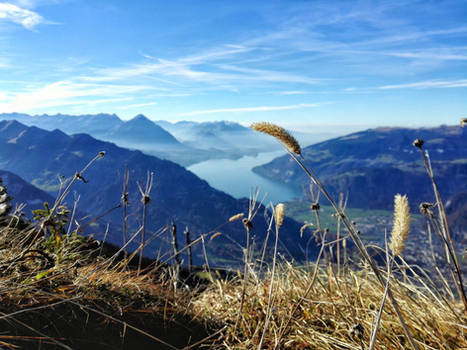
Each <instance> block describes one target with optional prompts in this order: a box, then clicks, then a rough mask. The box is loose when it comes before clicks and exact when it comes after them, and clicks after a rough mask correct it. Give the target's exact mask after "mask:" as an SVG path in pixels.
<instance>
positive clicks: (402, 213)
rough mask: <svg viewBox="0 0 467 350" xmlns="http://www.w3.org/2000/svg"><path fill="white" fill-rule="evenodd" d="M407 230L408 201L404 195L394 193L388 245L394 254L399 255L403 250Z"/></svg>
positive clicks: (408, 220) (408, 225) (407, 233)
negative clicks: (391, 224)
mask: <svg viewBox="0 0 467 350" xmlns="http://www.w3.org/2000/svg"><path fill="white" fill-rule="evenodd" d="M409 231H410V212H409V201H408V199H407V196H406V195H404V196H401V195H400V194H396V196H395V197H394V225H393V227H392V232H391V244H390V245H389V248H391V251H392V252H393V254H394V255H400V254H401V253H402V251H403V250H404V248H405V242H406V241H407V238H408V237H409Z"/></svg>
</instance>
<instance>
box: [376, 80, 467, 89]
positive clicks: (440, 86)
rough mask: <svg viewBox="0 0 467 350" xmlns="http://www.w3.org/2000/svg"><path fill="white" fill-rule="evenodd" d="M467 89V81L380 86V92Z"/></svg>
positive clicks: (438, 81)
mask: <svg viewBox="0 0 467 350" xmlns="http://www.w3.org/2000/svg"><path fill="white" fill-rule="evenodd" d="M464 87H467V79H458V80H425V81H419V82H416V83H407V84H395V85H383V86H379V87H378V88H377V89H378V90H393V89H433V88H437V89H447V88H464Z"/></svg>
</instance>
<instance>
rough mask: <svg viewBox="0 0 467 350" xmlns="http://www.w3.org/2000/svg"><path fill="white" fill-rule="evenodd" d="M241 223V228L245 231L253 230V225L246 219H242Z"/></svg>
mask: <svg viewBox="0 0 467 350" xmlns="http://www.w3.org/2000/svg"><path fill="white" fill-rule="evenodd" d="M242 223H243V226H245V229H247V230H251V229H252V228H253V223H252V222H251V221H250V220H248V219H247V218H243V220H242Z"/></svg>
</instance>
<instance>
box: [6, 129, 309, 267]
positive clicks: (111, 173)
mask: <svg viewBox="0 0 467 350" xmlns="http://www.w3.org/2000/svg"><path fill="white" fill-rule="evenodd" d="M100 151H105V152H106V155H105V157H104V158H102V159H98V160H97V161H96V162H95V163H94V164H93V165H92V166H90V167H89V168H88V169H87V170H86V172H85V173H83V174H82V175H83V178H84V179H85V180H86V181H85V182H83V181H78V182H77V183H75V184H74V185H73V187H72V190H73V191H76V193H77V194H78V195H79V196H80V201H79V204H78V208H79V209H80V210H81V211H83V212H86V213H91V214H92V215H93V216H97V215H100V214H102V213H104V212H106V211H107V210H109V209H110V208H113V207H115V206H116V205H118V204H119V203H120V201H121V195H122V184H123V179H124V172H125V168H128V169H129V174H130V176H129V186H128V192H129V205H130V207H129V216H128V220H129V225H130V226H131V228H132V232H134V230H135V229H136V228H138V227H140V225H141V218H142V214H141V213H142V204H141V194H140V191H139V189H138V184H140V185H141V186H142V187H144V184H145V183H146V177H147V174H148V172H153V173H154V185H153V188H152V191H151V193H150V199H151V201H150V204H149V205H148V206H147V225H146V227H147V230H148V237H149V236H150V235H151V234H150V233H153V232H156V231H157V230H158V229H160V228H162V227H166V226H167V225H168V224H170V223H171V221H172V220H174V221H175V223H176V224H177V225H178V227H179V230H178V231H179V232H178V236H179V241H182V242H183V241H184V239H185V238H184V236H183V233H182V231H183V229H184V228H185V226H187V227H188V228H189V230H190V231H191V232H192V236H193V237H192V239H195V238H196V237H199V235H200V234H202V233H207V232H211V231H212V230H215V231H217V230H219V231H220V232H222V235H220V236H219V237H217V238H216V239H214V240H208V241H207V242H206V245H207V247H208V249H209V251H210V252H211V254H212V256H213V257H214V261H215V262H216V261H217V262H218V264H222V263H223V262H226V261H228V264H231V263H232V261H237V262H238V261H240V259H241V254H242V247H243V246H244V243H245V230H244V227H243V225H242V222H241V220H240V221H237V222H232V223H230V222H228V219H229V217H231V216H232V215H234V214H237V213H240V212H243V213H245V214H246V213H248V200H247V199H243V200H236V199H234V198H233V197H231V196H229V195H227V194H226V193H223V192H221V191H218V190H215V189H213V188H211V187H210V186H209V185H208V183H207V182H206V181H204V180H202V179H200V178H198V177H197V176H196V175H194V174H193V173H191V172H190V171H187V170H186V169H185V168H183V167H182V166H180V165H178V164H175V163H173V162H171V161H168V160H163V159H160V158H157V157H154V156H149V155H146V154H144V153H142V152H141V151H136V150H128V149H125V148H121V147H118V146H117V145H115V144H113V143H110V142H105V141H100V140H97V139H95V138H93V137H91V136H89V135H87V134H74V135H71V136H69V135H67V134H65V133H64V132H62V131H60V130H57V129H56V130H53V131H47V130H43V129H40V128H37V127H34V126H31V127H28V126H26V125H23V124H21V123H19V122H17V121H13V120H10V121H0V169H4V170H7V171H10V172H13V173H16V174H18V175H19V176H21V177H22V178H24V179H25V180H26V181H27V182H29V183H31V184H33V185H34V186H36V187H39V188H40V189H41V190H43V191H47V192H48V193H49V194H52V195H56V193H57V191H58V189H59V186H60V185H59V181H58V179H57V178H58V177H62V176H63V177H64V178H68V179H69V178H71V177H72V176H73V175H74V174H75V172H77V171H81V169H83V168H84V167H85V166H86V164H87V163H88V162H89V160H90V159H92V158H93V157H95V156H96V155H97V154H98V153H99V152H100ZM219 171H220V172H221V171H222V169H219ZM13 195H14V194H13ZM69 200H70V198H69ZM68 204H69V205H70V204H71V203H70V202H69V203H68ZM263 212H264V207H261V208H260V210H259V212H258V213H259V214H258V215H257V217H256V218H255V220H254V221H253V227H254V229H253V232H252V233H253V235H254V237H255V240H256V242H257V243H258V244H261V243H262V242H263V241H264V237H265V235H266V232H267V223H266V221H265V220H264V218H263ZM105 220H107V221H108V222H110V223H111V227H110V229H109V236H108V240H109V241H111V242H112V243H116V244H121V242H122V237H121V227H122V224H121V222H122V212H121V208H120V209H115V210H113V211H112V212H110V213H109V214H108V215H106V217H105ZM299 228H300V225H299V224H298V223H297V222H295V221H293V220H291V219H286V220H285V222H284V225H283V227H282V228H281V231H282V232H283V234H282V235H281V238H282V242H283V246H282V247H283V251H284V252H285V251H288V252H289V253H290V254H291V255H292V256H294V257H295V258H297V259H300V258H301V257H303V250H302V248H301V241H302V240H301V239H300V236H299ZM91 233H94V232H91ZM100 234H102V232H100ZM169 240H170V238H169V234H168V233H165V234H164V235H163V236H162V237H159V238H157V239H155V240H153V241H152V243H151V246H150V247H148V249H146V250H145V254H147V255H150V256H154V255H156V254H157V251H158V250H159V249H160V248H161V247H165V249H166V250H167V249H170V245H169ZM232 241H233V242H235V243H233V242H232ZM305 243H306V242H305ZM135 246H136V245H133V248H134V247H135ZM313 249H314V248H313ZM311 254H313V252H312V253H311ZM195 259H196V260H195V261H197V262H198V263H201V262H203V257H202V251H201V249H200V246H199V245H197V247H196V250H195Z"/></svg>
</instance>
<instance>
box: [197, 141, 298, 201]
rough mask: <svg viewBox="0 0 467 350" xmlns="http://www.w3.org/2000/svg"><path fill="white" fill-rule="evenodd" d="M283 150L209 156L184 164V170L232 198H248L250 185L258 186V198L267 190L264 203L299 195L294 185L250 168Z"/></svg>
mask: <svg viewBox="0 0 467 350" xmlns="http://www.w3.org/2000/svg"><path fill="white" fill-rule="evenodd" d="M285 154H286V152H285V151H283V150H280V151H274V152H264V153H260V154H258V155H257V156H255V157H254V156H245V157H242V158H240V159H237V160H232V159H213V160H208V161H205V162H201V163H197V164H194V165H192V166H190V167H188V170H190V171H192V172H193V173H195V174H196V175H197V176H199V177H200V178H202V179H204V180H206V181H207V182H208V183H209V185H211V186H212V187H214V188H216V189H218V190H221V191H224V192H226V193H228V194H230V195H232V196H234V197H235V198H241V197H247V198H248V197H249V196H250V192H251V191H252V189H253V190H254V189H255V188H256V187H258V188H259V189H260V190H261V195H260V198H263V196H264V194H267V197H266V199H265V201H264V203H265V204H267V203H269V202H271V201H272V202H273V203H274V204H275V203H278V202H282V201H287V200H290V199H293V198H297V197H300V196H301V191H300V190H299V189H298V188H293V187H290V186H287V185H284V184H282V183H278V182H274V181H271V180H268V179H266V178H264V177H262V176H259V175H258V174H255V173H254V172H253V171H251V169H252V168H253V167H255V166H257V165H261V164H264V163H267V162H269V161H271V160H272V159H274V158H276V157H279V156H282V155H285Z"/></svg>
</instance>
